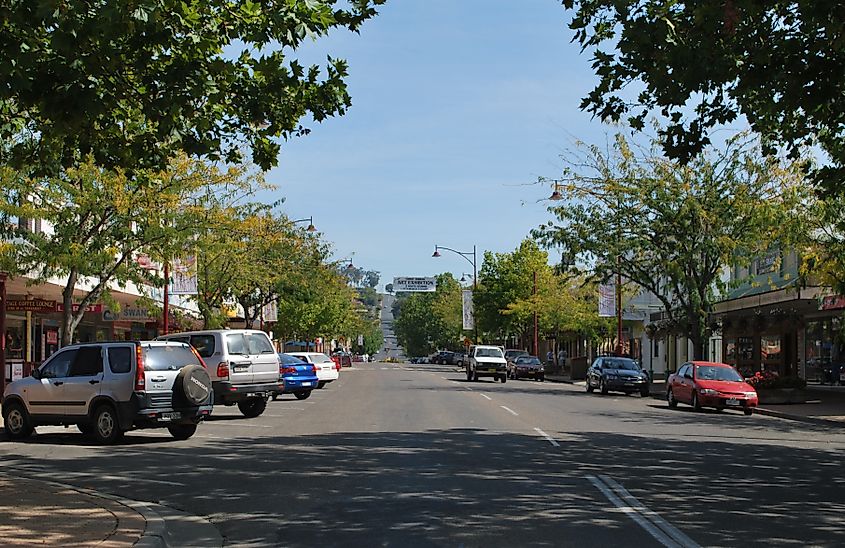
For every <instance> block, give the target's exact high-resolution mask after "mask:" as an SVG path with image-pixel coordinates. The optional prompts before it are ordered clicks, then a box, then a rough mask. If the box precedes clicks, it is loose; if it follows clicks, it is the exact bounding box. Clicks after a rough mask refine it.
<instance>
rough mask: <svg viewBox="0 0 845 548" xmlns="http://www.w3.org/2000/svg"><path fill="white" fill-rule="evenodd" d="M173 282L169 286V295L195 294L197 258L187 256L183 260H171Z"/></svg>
mask: <svg viewBox="0 0 845 548" xmlns="http://www.w3.org/2000/svg"><path fill="white" fill-rule="evenodd" d="M170 271H171V277H172V279H173V281H172V282H171V285H170V294H171V295H196V294H197V257H196V255H188V256H187V257H184V258H181V259H180V258H176V259H173V262H172V263H171V265H170Z"/></svg>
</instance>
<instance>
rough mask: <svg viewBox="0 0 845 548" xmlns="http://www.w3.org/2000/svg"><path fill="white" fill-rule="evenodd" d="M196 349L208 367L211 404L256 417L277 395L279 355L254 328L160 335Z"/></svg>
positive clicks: (280, 384) (282, 387) (281, 388)
mask: <svg viewBox="0 0 845 548" xmlns="http://www.w3.org/2000/svg"><path fill="white" fill-rule="evenodd" d="M156 340H159V341H162V340H166V341H179V342H183V343H188V344H190V345H191V346H193V347H194V348H196V349H197V352H199V355H200V356H202V359H204V360H205V363H207V364H208V374H209V376H211V384H212V386H213V388H214V404H215V405H235V404H237V405H238V409H240V411H241V413H243V415H244V416H246V417H257V416H258V415H260V414H261V413H263V412H264V410H265V409H266V408H267V400H268V399H269V398H270V396H275V395H277V394H281V393H283V392H284V390H285V384H284V382H282V381H281V380H280V379H281V374H282V373H281V365H280V364H279V356H278V355H277V353H276V349H275V348H273V343H272V342H271V341H270V337H269V336H268V335H267V333H265V332H263V331H259V330H257V329H209V330H205V331H186V332H184V333H173V334H171V335H162V336H161V337H158V338H157V339H156Z"/></svg>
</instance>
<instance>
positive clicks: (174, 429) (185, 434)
mask: <svg viewBox="0 0 845 548" xmlns="http://www.w3.org/2000/svg"><path fill="white" fill-rule="evenodd" d="M167 430H168V431H169V432H170V435H171V436H173V437H174V438H176V439H177V440H180V441H183V440H186V439H188V438H190V437H191V436H193V435H194V434H195V433H196V431H197V425H196V424H174V425H173V426H168V427H167Z"/></svg>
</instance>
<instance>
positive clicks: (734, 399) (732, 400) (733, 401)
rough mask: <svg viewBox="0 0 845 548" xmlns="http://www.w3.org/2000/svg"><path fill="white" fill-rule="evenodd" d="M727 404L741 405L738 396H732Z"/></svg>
mask: <svg viewBox="0 0 845 548" xmlns="http://www.w3.org/2000/svg"><path fill="white" fill-rule="evenodd" d="M725 403H726V404H727V405H739V400H738V399H736V398H731V399H729V400H728V401H726V402H725Z"/></svg>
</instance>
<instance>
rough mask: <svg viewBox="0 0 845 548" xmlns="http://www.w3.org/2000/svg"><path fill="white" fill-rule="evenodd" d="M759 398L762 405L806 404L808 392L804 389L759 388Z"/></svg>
mask: <svg viewBox="0 0 845 548" xmlns="http://www.w3.org/2000/svg"><path fill="white" fill-rule="evenodd" d="M757 398H758V400H759V402H760V405H765V404H784V403H805V402H806V401H807V390H806V389H804V388H758V389H757Z"/></svg>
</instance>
